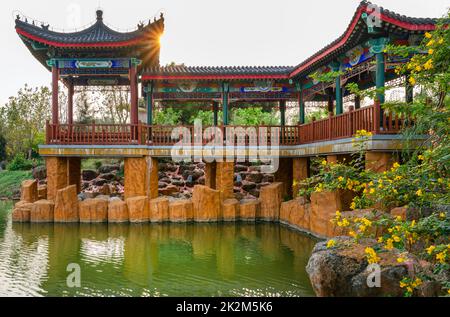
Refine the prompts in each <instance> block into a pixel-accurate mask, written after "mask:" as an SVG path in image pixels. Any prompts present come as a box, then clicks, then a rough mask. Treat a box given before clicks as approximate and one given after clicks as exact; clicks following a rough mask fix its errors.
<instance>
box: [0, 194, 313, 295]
mask: <svg viewBox="0 0 450 317" xmlns="http://www.w3.org/2000/svg"><path fill="white" fill-rule="evenodd" d="M11 206H12V204H11V203H5V202H0V296H313V295H314V293H313V291H312V289H311V285H310V282H309V279H308V276H307V274H306V272H305V266H306V264H307V261H308V258H309V256H310V254H311V250H312V248H313V246H314V244H315V241H314V240H312V239H311V238H310V237H307V236H304V235H302V234H299V233H298V232H295V231H292V230H291V229H289V228H286V227H284V226H280V225H277V224H268V223H257V224H245V223H236V224H222V223H218V224H159V225H156V224H142V225H132V224H123V225H107V224H86V225H84V224H18V223H12V222H11ZM71 263H75V264H77V265H79V268H80V273H81V274H80V282H81V286H80V287H75V288H70V287H69V286H67V278H68V276H69V275H70V274H71V273H72V272H73V271H67V268H68V265H69V264H71Z"/></svg>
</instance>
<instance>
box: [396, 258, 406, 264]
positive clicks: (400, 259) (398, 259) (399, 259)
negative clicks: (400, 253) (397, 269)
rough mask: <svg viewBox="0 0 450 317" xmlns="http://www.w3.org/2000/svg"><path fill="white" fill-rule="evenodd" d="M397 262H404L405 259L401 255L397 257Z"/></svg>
mask: <svg viewBox="0 0 450 317" xmlns="http://www.w3.org/2000/svg"><path fill="white" fill-rule="evenodd" d="M397 262H398V263H403V262H405V259H404V258H402V257H399V258H397Z"/></svg>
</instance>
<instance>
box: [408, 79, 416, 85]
mask: <svg viewBox="0 0 450 317" xmlns="http://www.w3.org/2000/svg"><path fill="white" fill-rule="evenodd" d="M409 83H410V84H411V86H414V85H415V84H416V80H415V79H414V77H409Z"/></svg>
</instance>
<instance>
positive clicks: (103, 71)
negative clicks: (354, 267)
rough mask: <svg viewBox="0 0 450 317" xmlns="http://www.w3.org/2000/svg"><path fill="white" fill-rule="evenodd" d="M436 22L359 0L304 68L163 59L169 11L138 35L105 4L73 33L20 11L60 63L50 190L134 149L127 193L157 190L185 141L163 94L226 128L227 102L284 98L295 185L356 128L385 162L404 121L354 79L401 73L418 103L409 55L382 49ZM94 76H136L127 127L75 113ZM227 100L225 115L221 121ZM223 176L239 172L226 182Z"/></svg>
mask: <svg viewBox="0 0 450 317" xmlns="http://www.w3.org/2000/svg"><path fill="white" fill-rule="evenodd" d="M435 24H436V20H435V19H429V18H411V17H406V16H404V15H400V14H397V13H394V12H391V11H389V10H386V9H383V8H380V7H377V6H374V5H372V4H371V3H369V2H366V1H362V2H361V3H360V5H359V6H358V8H357V10H356V12H355V14H354V15H353V18H352V19H351V21H350V23H349V25H348V27H347V29H346V30H345V32H344V33H343V34H342V35H341V36H340V37H339V38H337V39H336V40H335V41H333V42H332V43H330V44H328V45H326V46H325V47H323V48H322V49H321V50H319V51H318V52H315V53H314V54H313V55H312V56H310V57H309V58H307V59H306V60H304V61H302V62H301V63H300V64H298V65H297V66H271V67H188V66H160V63H159V52H160V43H159V37H160V36H161V34H162V33H163V31H164V18H163V16H162V15H161V16H160V17H159V18H158V19H154V20H153V21H149V23H148V24H146V25H144V24H140V25H138V27H137V29H136V30H135V31H133V32H129V33H120V32H117V31H114V30H112V29H111V28H109V27H108V26H106V25H105V24H104V22H103V13H102V11H97V19H96V21H95V23H94V24H92V26H90V27H88V28H87V29H85V30H82V31H80V32H75V33H59V32H55V31H52V30H50V28H49V26H48V25H44V24H41V25H37V24H36V23H35V22H30V21H27V20H26V19H25V18H23V17H20V16H18V17H17V19H16V31H17V33H18V35H19V36H20V38H21V39H22V40H23V42H24V44H25V45H26V47H27V48H28V49H29V50H30V52H31V53H32V54H33V56H34V57H35V58H36V59H37V60H38V61H39V62H40V63H41V64H42V65H43V66H44V67H46V68H47V69H48V70H50V71H51V72H52V78H53V100H52V109H53V111H52V120H51V123H48V124H47V144H45V145H42V146H41V147H40V154H41V155H43V156H44V157H46V160H47V167H48V169H49V171H50V172H49V179H48V197H49V199H53V198H54V197H55V195H56V191H57V190H58V189H61V188H62V187H63V186H66V185H67V184H77V185H78V186H79V179H80V177H79V169H80V167H79V159H80V158H83V157H87V156H97V157H123V158H125V197H133V196H139V195H148V196H149V197H151V198H155V197H156V196H157V195H158V192H157V187H158V186H157V161H156V158H157V157H167V156H170V155H171V152H170V151H171V146H172V145H173V144H174V143H176V142H177V140H178V139H177V138H175V139H174V138H173V135H172V133H171V132H172V127H164V126H158V125H154V124H153V116H152V114H153V110H154V104H155V102H158V101H179V102H180V103H182V102H184V101H202V102H206V103H209V104H210V105H211V109H212V110H213V112H214V125H216V126H219V127H220V128H221V129H224V127H227V130H228V129H230V128H238V127H232V126H230V125H229V109H230V107H232V106H233V105H234V104H237V103H239V102H250V103H254V102H267V101H270V102H278V106H277V107H278V108H279V111H280V118H281V120H280V124H279V125H278V126H277V128H279V129H280V131H281V132H280V135H279V144H280V146H281V147H280V152H279V156H280V157H281V158H282V160H284V161H283V163H282V164H280V169H279V172H278V174H279V175H280V176H279V177H277V179H278V180H282V181H283V182H284V183H285V184H287V185H286V187H288V188H289V187H291V185H290V184H292V180H293V179H294V180H297V181H298V180H301V179H302V178H305V177H306V176H307V174H308V167H309V165H308V164H309V163H308V162H309V161H308V160H309V158H310V157H312V156H317V155H323V156H327V157H328V158H329V160H336V159H338V158H339V156H341V155H346V154H348V153H350V152H352V151H353V150H352V144H351V137H352V135H353V134H354V133H355V131H357V130H362V129H365V130H367V131H370V132H372V133H373V134H374V135H373V137H372V138H371V140H370V142H369V144H368V153H367V156H366V158H367V162H369V163H374V164H375V165H376V166H378V167H376V168H377V169H382V168H386V166H387V165H388V162H389V160H390V157H391V155H392V153H393V152H395V151H396V150H398V148H399V146H400V145H399V143H398V136H397V135H396V134H397V133H398V131H399V130H400V129H401V128H402V126H403V124H405V122H404V120H402V119H401V118H398V117H396V116H395V115H393V114H386V113H384V112H383V111H382V108H381V105H382V104H383V102H384V98H385V96H384V94H383V93H382V92H381V91H380V90H377V91H378V95H377V98H376V100H373V102H372V103H371V105H369V106H363V105H362V103H361V100H359V98H358V97H357V96H354V97H353V99H351V98H349V96H350V92H349V90H348V89H346V85H348V84H349V83H358V85H359V87H360V88H364V89H372V88H374V87H376V88H382V87H384V86H385V84H386V82H388V81H392V80H399V82H400V83H401V85H402V86H403V87H404V89H405V96H406V100H407V101H408V102H411V101H412V98H413V91H412V87H410V86H408V83H407V81H401V79H402V78H399V75H397V74H396V73H395V72H394V67H395V66H396V65H398V64H399V63H404V62H405V61H406V60H407V59H404V58H399V57H397V56H390V55H388V54H386V53H385V50H384V48H385V46H386V45H387V44H389V43H391V44H401V45H408V46H415V45H417V44H418V43H419V42H420V41H421V40H422V38H423V34H424V33H425V32H426V31H431V30H434V28H435ZM330 70H334V71H338V70H339V71H341V73H342V75H340V76H339V77H338V78H337V79H336V80H335V81H333V82H317V81H315V80H314V79H312V78H311V75H312V74H313V73H322V74H325V73H327V72H329V71H330ZM59 81H62V82H63V83H64V84H65V86H66V87H67V88H68V91H69V100H68V104H67V110H68V111H67V112H68V118H67V122H65V123H63V122H61V120H60V118H59V115H58V109H59V108H58V107H59V105H58V82H59ZM139 82H140V83H141V85H142V96H143V97H144V98H145V100H146V108H147V122H146V123H142V122H140V121H139V117H138V95H139V91H138V83H139ZM86 85H89V86H101V85H129V86H130V89H131V102H130V103H131V108H130V122H129V123H128V124H121V125H112V124H101V125H100V124H99V125H96V124H95V123H92V124H78V123H76V122H74V121H73V92H74V86H86ZM344 98H347V99H349V100H352V105H351V106H347V107H344ZM288 102H289V103H290V104H295V105H296V107H298V110H299V111H298V113H299V114H298V118H297V120H296V123H297V124H295V125H286V118H285V114H286V104H287V103H288ZM309 102H325V103H326V104H327V106H328V110H329V113H330V116H329V117H328V118H326V119H322V120H317V121H315V120H312V122H306V120H305V108H306V107H305V105H307V104H308V103H309ZM345 108H346V109H345ZM219 109H221V110H222V114H223V118H222V120H221V121H222V124H221V125H219V120H218V111H219ZM345 110H347V111H345ZM188 128H190V129H191V127H188ZM266 133H269V132H266ZM192 136H194V133H192ZM257 137H261V135H259V136H257ZM266 137H267V135H266ZM270 137H273V136H270ZM247 141H248V139H247ZM206 142H207V140H204V142H203V144H204V143H206ZM149 162H150V163H149ZM217 164H218V165H217V167H216V168H214V169H211V170H210V171H213V172H211V173H213V174H211V175H212V176H209V178H211V177H212V178H215V181H213V182H211V183H210V184H214V185H211V186H212V187H216V188H217V189H220V190H221V191H222V192H225V193H227V194H226V195H225V196H224V197H227V196H230V195H232V192H233V186H232V185H233V179H232V178H233V173H232V172H229V171H230V169H229V168H230V167H229V166H228V167H226V166H225V165H221V164H219V163H217ZM224 164H225V163H224ZM231 164H233V162H231ZM222 169H223V170H222ZM66 170H67V171H68V172H67V173H65V172H64V171H66ZM58 171H63V172H58ZM155 171H156V172H155ZM224 171H228V172H224ZM231 171H232V169H231ZM215 173H217V175H216V174H215ZM215 175H216V176H215ZM219 175H220V176H219ZM224 175H228V177H231V180H227V181H224V180H223V178H224V177H225V176H224ZM207 177H208V175H207ZM149 180H150V183H149ZM155 182H156V185H155ZM207 183H208V182H207ZM230 184H231V186H230ZM155 186H156V189H155ZM291 190H292V188H291Z"/></svg>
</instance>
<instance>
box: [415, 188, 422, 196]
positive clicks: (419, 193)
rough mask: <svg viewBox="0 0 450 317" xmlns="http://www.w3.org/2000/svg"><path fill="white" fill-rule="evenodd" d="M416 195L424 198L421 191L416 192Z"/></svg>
mask: <svg viewBox="0 0 450 317" xmlns="http://www.w3.org/2000/svg"><path fill="white" fill-rule="evenodd" d="M416 195H417V196H419V197H420V196H422V195H423V193H422V190H421V189H419V190H418V191H416Z"/></svg>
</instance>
